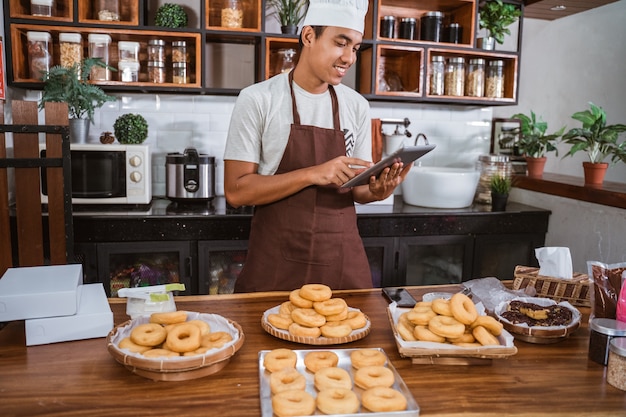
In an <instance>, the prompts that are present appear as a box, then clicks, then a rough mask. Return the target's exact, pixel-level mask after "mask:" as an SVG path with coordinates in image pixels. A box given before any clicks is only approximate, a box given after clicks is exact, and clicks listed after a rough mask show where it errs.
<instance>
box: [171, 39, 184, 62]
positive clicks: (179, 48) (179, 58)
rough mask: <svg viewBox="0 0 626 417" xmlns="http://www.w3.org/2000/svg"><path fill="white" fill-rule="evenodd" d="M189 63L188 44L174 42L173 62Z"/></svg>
mask: <svg viewBox="0 0 626 417" xmlns="http://www.w3.org/2000/svg"><path fill="white" fill-rule="evenodd" d="M187 61H188V55H187V42H186V41H174V42H172V62H183V63H186V62H187Z"/></svg>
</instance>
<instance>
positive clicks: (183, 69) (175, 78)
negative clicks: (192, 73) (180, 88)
mask: <svg viewBox="0 0 626 417" xmlns="http://www.w3.org/2000/svg"><path fill="white" fill-rule="evenodd" d="M172 82H173V83H174V84H187V83H188V82H189V75H188V74H187V64H186V63H184V62H174V63H173V64H172Z"/></svg>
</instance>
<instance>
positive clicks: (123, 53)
mask: <svg viewBox="0 0 626 417" xmlns="http://www.w3.org/2000/svg"><path fill="white" fill-rule="evenodd" d="M117 53H118V60H119V61H127V62H139V42H128V41H119V42H118V43H117Z"/></svg>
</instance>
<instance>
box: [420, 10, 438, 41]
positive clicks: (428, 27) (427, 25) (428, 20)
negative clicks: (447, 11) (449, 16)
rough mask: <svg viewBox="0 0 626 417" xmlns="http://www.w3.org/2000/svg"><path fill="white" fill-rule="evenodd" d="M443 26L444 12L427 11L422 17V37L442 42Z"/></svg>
mask: <svg viewBox="0 0 626 417" xmlns="http://www.w3.org/2000/svg"><path fill="white" fill-rule="evenodd" d="M442 26H443V13H442V12H439V11H432V12H426V14H425V15H424V16H422V17H421V18H420V39H421V40H423V41H432V42H440V41H441V30H442Z"/></svg>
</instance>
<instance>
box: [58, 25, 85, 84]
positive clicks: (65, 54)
mask: <svg viewBox="0 0 626 417" xmlns="http://www.w3.org/2000/svg"><path fill="white" fill-rule="evenodd" d="M82 42H83V38H82V36H81V35H80V33H59V49H60V52H59V57H60V59H61V66H63V67H66V68H70V67H72V66H74V65H78V66H79V67H78V68H79V70H78V76H79V77H80V65H81V62H82V60H83V44H82Z"/></svg>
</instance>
